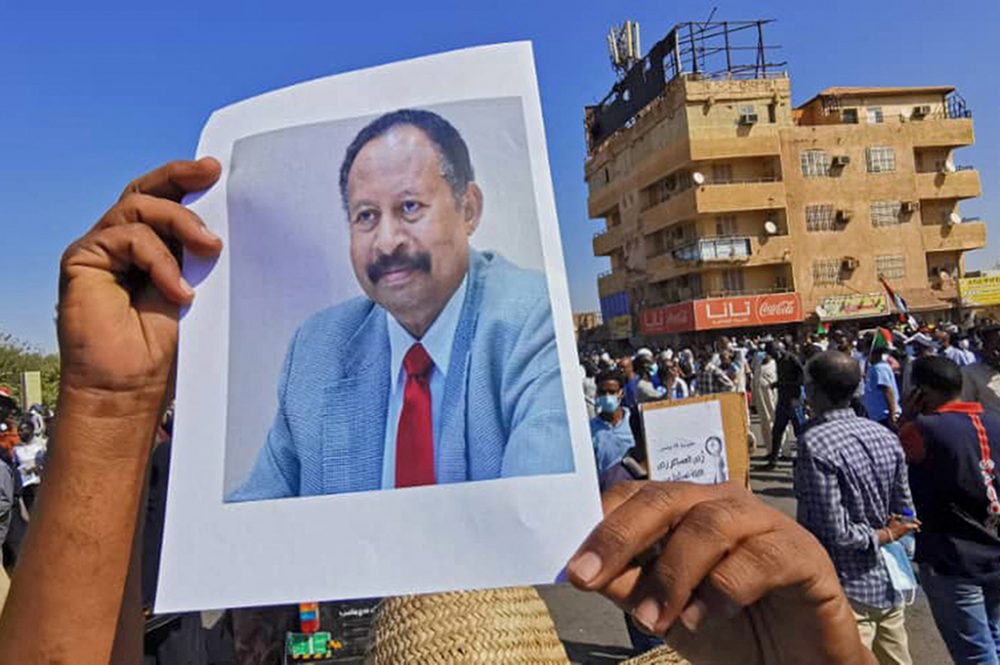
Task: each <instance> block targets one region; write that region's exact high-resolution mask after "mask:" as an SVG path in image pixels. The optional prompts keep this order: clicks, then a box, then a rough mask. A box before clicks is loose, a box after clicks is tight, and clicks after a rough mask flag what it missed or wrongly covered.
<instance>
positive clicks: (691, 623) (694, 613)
mask: <svg viewBox="0 0 1000 665" xmlns="http://www.w3.org/2000/svg"><path fill="white" fill-rule="evenodd" d="M707 614H708V605H706V604H705V602H704V601H703V600H701V599H700V598H696V599H695V600H694V601H692V602H691V604H690V605H688V606H687V607H685V608H684V611H683V612H681V616H680V619H681V623H682V624H684V627H685V628H687V629H688V630H689V631H691V632H692V633H695V632H697V631H698V626H699V625H701V622H702V620H703V619H704V618H705V616H706V615H707Z"/></svg>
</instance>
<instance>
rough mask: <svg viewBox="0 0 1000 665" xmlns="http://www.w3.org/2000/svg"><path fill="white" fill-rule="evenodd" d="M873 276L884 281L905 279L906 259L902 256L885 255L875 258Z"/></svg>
mask: <svg viewBox="0 0 1000 665" xmlns="http://www.w3.org/2000/svg"><path fill="white" fill-rule="evenodd" d="M875 276H876V277H885V278H886V279H901V278H903V277H906V257H904V256H903V255H902V254H885V255H882V256H876V257H875Z"/></svg>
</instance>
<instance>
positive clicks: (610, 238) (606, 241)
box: [593, 224, 624, 256]
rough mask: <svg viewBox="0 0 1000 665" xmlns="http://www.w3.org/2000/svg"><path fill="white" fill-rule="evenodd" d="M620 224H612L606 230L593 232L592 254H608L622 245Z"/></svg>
mask: <svg viewBox="0 0 1000 665" xmlns="http://www.w3.org/2000/svg"><path fill="white" fill-rule="evenodd" d="M623 235H624V234H623V232H622V225H621V224H619V225H618V226H612V227H611V228H610V229H608V230H606V231H602V232H600V233H595V234H594V240H593V245H594V256H608V255H609V254H611V253H612V252H613V251H615V250H616V249H618V248H619V247H621V246H622V243H623V241H624V238H623Z"/></svg>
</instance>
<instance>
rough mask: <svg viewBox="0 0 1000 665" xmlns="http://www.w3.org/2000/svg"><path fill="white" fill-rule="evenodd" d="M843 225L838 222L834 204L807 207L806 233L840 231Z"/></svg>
mask: <svg viewBox="0 0 1000 665" xmlns="http://www.w3.org/2000/svg"><path fill="white" fill-rule="evenodd" d="M841 228H842V225H841V224H840V223H839V222H838V221H837V215H836V213H835V212H834V210H833V204H832V203H822V204H820V205H812V206H806V231H811V232H813V233H816V232H818V231H839V230H840V229H841Z"/></svg>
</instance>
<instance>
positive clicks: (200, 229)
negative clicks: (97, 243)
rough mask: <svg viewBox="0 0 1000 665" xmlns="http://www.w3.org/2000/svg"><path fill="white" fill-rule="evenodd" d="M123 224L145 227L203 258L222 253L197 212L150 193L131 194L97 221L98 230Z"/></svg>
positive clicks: (214, 236)
mask: <svg viewBox="0 0 1000 665" xmlns="http://www.w3.org/2000/svg"><path fill="white" fill-rule="evenodd" d="M123 224H144V225H146V226H149V227H150V228H152V229H153V230H154V231H156V232H157V234H159V235H160V236H162V237H163V238H167V239H176V240H177V241H178V242H180V243H181V245H183V246H184V247H186V248H187V249H189V250H190V251H192V252H194V253H195V254H198V255H200V256H215V255H216V254H218V253H219V252H220V251H222V240H221V239H220V238H219V237H218V236H217V235H215V234H214V233H212V232H211V231H209V230H208V227H206V226H205V223H204V222H202V221H201V218H200V217H198V215H196V214H195V213H194V212H192V211H191V210H189V209H188V208H185V207H184V206H182V205H181V204H179V203H175V202H174V201H169V200H167V199H161V198H157V197H155V196H150V195H149V194H128V195H126V196H124V197H123V198H122V199H121V200H120V201H119V202H118V203H117V204H116V205H114V206H112V208H111V209H110V210H108V212H107V213H105V214H104V216H103V217H101V219H100V220H99V221H98V222H97V225H96V227H95V228H97V229H102V228H109V227H112V226H120V225H123Z"/></svg>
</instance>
